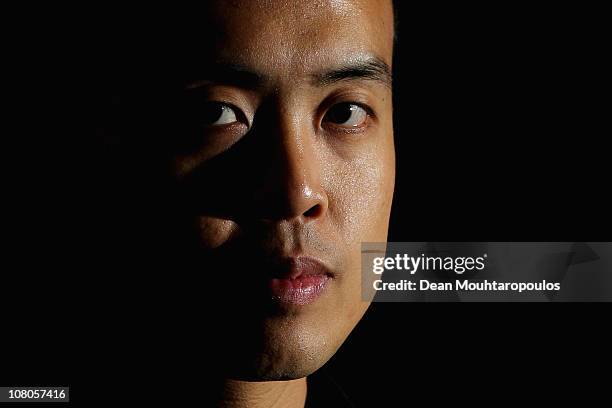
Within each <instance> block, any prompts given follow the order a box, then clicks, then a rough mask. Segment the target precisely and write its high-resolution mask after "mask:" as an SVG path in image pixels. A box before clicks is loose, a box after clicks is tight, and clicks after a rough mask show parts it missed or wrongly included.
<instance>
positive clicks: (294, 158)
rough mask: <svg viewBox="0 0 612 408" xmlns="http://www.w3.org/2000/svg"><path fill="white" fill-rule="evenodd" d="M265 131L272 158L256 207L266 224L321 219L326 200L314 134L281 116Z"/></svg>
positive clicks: (291, 117)
mask: <svg viewBox="0 0 612 408" xmlns="http://www.w3.org/2000/svg"><path fill="white" fill-rule="evenodd" d="M274 128H275V129H274V130H273V129H268V130H269V132H267V133H268V134H267V135H261V136H263V137H270V138H271V140H270V147H272V154H271V155H270V156H268V157H269V158H270V161H269V162H268V163H265V164H264V167H265V168H266V171H265V172H264V174H265V177H264V180H263V183H262V185H261V188H260V189H258V191H257V192H256V195H255V197H256V203H257V206H258V208H259V209H260V211H261V213H260V214H261V215H262V217H263V218H264V219H267V220H280V219H283V220H296V219H297V220H298V221H300V222H301V223H303V224H306V223H309V222H313V221H316V220H317V219H321V218H323V217H324V216H325V214H326V212H327V208H328V197H327V194H326V193H325V190H324V188H323V187H322V184H321V180H322V179H321V175H322V170H323V169H322V160H321V154H320V152H318V151H317V146H316V140H315V135H314V131H313V130H311V129H309V127H308V125H304V124H302V123H301V121H300V120H298V119H295V118H294V117H293V116H292V115H290V114H286V113H283V112H281V114H280V115H278V119H277V120H276V121H275V126H274Z"/></svg>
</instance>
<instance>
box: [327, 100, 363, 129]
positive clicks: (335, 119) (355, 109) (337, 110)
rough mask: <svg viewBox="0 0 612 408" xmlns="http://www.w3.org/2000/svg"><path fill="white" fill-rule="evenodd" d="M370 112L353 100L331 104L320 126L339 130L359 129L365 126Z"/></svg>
mask: <svg viewBox="0 0 612 408" xmlns="http://www.w3.org/2000/svg"><path fill="white" fill-rule="evenodd" d="M369 118H370V113H369V111H368V109H367V108H366V107H365V106H363V105H361V104H359V103H354V102H342V103H337V104H335V105H333V106H332V107H331V108H330V109H329V110H328V111H327V112H326V113H325V116H324V117H323V123H322V126H324V127H328V128H330V127H331V128H336V129H338V128H339V129H341V130H353V131H355V130H359V129H362V128H364V127H366V126H367V123H368V119H369Z"/></svg>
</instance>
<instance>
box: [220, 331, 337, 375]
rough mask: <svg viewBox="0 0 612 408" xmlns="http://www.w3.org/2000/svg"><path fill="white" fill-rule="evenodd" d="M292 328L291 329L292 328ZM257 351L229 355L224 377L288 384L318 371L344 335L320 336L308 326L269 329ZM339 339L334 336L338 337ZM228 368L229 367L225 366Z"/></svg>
mask: <svg viewBox="0 0 612 408" xmlns="http://www.w3.org/2000/svg"><path fill="white" fill-rule="evenodd" d="M292 326H293V327H292ZM266 331H267V333H265V334H264V336H265V340H264V341H263V343H260V346H261V349H259V350H253V349H251V350H250V355H245V352H247V353H249V350H245V349H243V350H242V351H243V352H242V353H233V354H232V356H233V359H232V360H233V364H232V365H233V367H232V368H230V372H228V376H229V377H230V378H233V379H236V380H242V381H288V380H295V379H299V378H304V377H307V376H309V375H310V374H312V373H314V372H315V371H317V370H318V369H319V368H321V367H322V366H323V365H324V364H325V363H326V362H327V361H328V360H329V359H330V358H331V357H332V356H333V355H334V354H335V352H336V351H337V349H338V348H339V347H340V345H341V344H342V342H343V340H344V339H345V336H343V334H344V333H333V334H334V335H331V334H330V333H323V332H321V331H320V330H316V329H313V328H312V327H295V325H291V324H289V325H288V326H286V327H283V328H280V327H269V328H267V330H266ZM339 335H340V336H341V337H338V336H339ZM228 368H229V367H228Z"/></svg>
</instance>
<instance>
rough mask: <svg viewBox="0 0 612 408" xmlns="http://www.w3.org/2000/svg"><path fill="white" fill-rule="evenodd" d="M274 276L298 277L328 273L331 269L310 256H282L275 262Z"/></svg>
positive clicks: (330, 274)
mask: <svg viewBox="0 0 612 408" xmlns="http://www.w3.org/2000/svg"><path fill="white" fill-rule="evenodd" d="M274 264H275V265H274V266H273V268H272V277H273V278H280V279H296V278H298V277H300V276H309V275H311V276H312V275H328V276H332V273H331V271H330V269H329V268H328V267H327V266H326V265H325V264H324V263H323V262H321V261H320V260H318V259H315V258H312V257H309V256H297V257H288V258H280V259H278V260H277V262H274Z"/></svg>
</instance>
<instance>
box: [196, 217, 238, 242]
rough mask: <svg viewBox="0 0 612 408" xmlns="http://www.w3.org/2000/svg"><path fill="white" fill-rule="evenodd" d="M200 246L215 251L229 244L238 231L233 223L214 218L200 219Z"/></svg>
mask: <svg viewBox="0 0 612 408" xmlns="http://www.w3.org/2000/svg"><path fill="white" fill-rule="evenodd" d="M197 227H198V233H199V235H200V240H199V241H200V244H201V245H202V246H203V247H204V248H205V249H214V248H217V247H219V246H221V245H223V244H224V243H225V242H227V241H228V240H229V239H230V238H231V236H232V234H233V233H234V232H235V230H236V224H234V223H233V222H232V221H228V220H222V219H219V218H214V217H199V218H198V220H197Z"/></svg>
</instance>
